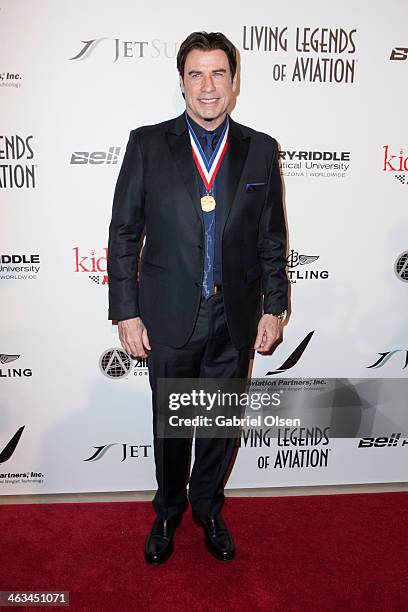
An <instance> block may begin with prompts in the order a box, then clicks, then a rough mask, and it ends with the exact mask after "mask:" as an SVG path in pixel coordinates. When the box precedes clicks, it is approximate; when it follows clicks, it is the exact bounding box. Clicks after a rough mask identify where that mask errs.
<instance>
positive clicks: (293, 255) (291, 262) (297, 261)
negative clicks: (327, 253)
mask: <svg viewBox="0 0 408 612" xmlns="http://www.w3.org/2000/svg"><path fill="white" fill-rule="evenodd" d="M319 257H320V255H299V251H295V250H294V249H291V251H290V254H289V255H288V257H287V258H286V261H287V262H288V266H289V268H296V266H298V265H301V266H304V265H305V264H309V263H312V262H313V261H316V259H319Z"/></svg>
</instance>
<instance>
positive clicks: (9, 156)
mask: <svg viewBox="0 0 408 612" xmlns="http://www.w3.org/2000/svg"><path fill="white" fill-rule="evenodd" d="M32 140H33V136H20V135H19V134H14V135H8V136H4V135H0V189H35V187H36V171H37V164H33V163H32V161H33V160H34V148H33V143H32ZM28 162H30V163H28Z"/></svg>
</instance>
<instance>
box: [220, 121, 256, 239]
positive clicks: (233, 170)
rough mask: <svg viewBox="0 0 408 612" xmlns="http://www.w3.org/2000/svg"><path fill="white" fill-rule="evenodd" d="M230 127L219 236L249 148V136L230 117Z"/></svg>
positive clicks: (229, 209)
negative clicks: (245, 135)
mask: <svg viewBox="0 0 408 612" xmlns="http://www.w3.org/2000/svg"><path fill="white" fill-rule="evenodd" d="M229 121H230V128H229V133H228V149H229V151H228V169H227V173H226V174H227V177H226V180H227V184H226V189H225V192H226V198H225V202H224V207H223V214H222V215H221V229H220V236H222V235H223V231H224V228H225V225H226V223H227V221H228V217H229V214H230V212H231V209H232V206H233V204H234V201H235V199H236V197H237V189H238V184H239V181H240V179H241V176H242V173H243V170H244V166H245V162H246V159H247V156H248V149H249V136H248V137H244V136H243V135H242V132H241V130H240V129H239V127H238V126H237V124H236V123H235V121H233V119H231V117H230V118H229Z"/></svg>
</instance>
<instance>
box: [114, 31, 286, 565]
mask: <svg viewBox="0 0 408 612" xmlns="http://www.w3.org/2000/svg"><path fill="white" fill-rule="evenodd" d="M177 68H178V71H179V79H180V88H181V92H182V94H183V97H184V99H185V103H186V111H185V112H184V113H183V114H182V115H180V116H179V117H177V118H175V119H171V120H169V121H165V122H163V123H159V124H157V125H151V126H144V127H139V128H137V129H135V130H133V131H132V132H131V133H130V137H129V142H128V145H127V149H126V153H125V156H124V160H123V163H122V167H121V170H120V173H119V177H118V181H117V185H116V189H115V195H114V202H113V211H112V221H111V224H110V230H109V245H108V276H109V319H112V320H117V321H119V323H118V325H119V337H120V340H121V343H122V346H123V348H124V349H125V350H126V351H127V352H128V353H129V354H130V355H133V356H135V357H136V356H138V357H147V358H148V367H149V379H150V384H151V388H152V396H153V417H154V418H153V432H154V455H155V464H156V478H157V483H158V489H157V492H156V495H155V497H154V500H153V505H154V508H155V511H156V514H157V517H156V519H155V521H154V523H153V526H152V528H151V531H150V534H149V536H148V538H147V541H146V546H145V559H146V561H147V562H149V563H161V562H163V561H165V560H166V559H168V557H169V556H170V554H171V553H172V551H173V536H174V532H175V529H176V527H177V526H178V525H179V524H180V521H181V516H182V514H183V512H184V511H185V509H186V507H187V505H188V500H189V501H190V503H191V505H192V509H193V516H194V518H195V520H196V522H197V523H198V524H199V525H200V526H201V527H202V528H203V530H204V533H205V542H206V545H207V548H208V550H209V552H210V553H211V554H213V556H215V557H216V558H217V559H220V560H231V559H233V558H234V556H235V545H234V542H233V538H232V535H231V534H230V532H229V530H228V528H227V526H226V524H225V521H224V520H223V517H222V516H221V513H220V511H221V508H222V505H223V502H224V481H225V477H226V474H227V472H228V467H229V464H230V462H231V459H232V457H233V454H234V448H235V445H236V441H235V440H234V439H233V438H230V439H223V438H212V439H204V438H200V439H198V438H197V439H196V441H195V461H194V465H193V469H192V472H191V476H190V477H189V463H190V441H189V440H188V439H164V438H161V437H158V435H157V411H158V402H157V380H158V379H159V378H224V379H227V378H246V377H247V375H248V366H249V360H250V351H251V348H253V347H255V349H256V350H258V351H259V352H260V353H267V352H269V351H270V350H271V348H272V347H273V346H274V345H275V344H276V342H278V341H279V338H280V334H281V321H282V318H283V317H284V314H285V312H286V310H287V306H288V304H287V300H288V280H287V276H286V271H285V265H286V259H285V256H286V225H285V216H284V211H283V204H282V185H281V177H280V170H279V163H278V148H277V143H276V140H274V139H273V138H271V137H270V136H267V135H266V134H263V133H261V132H257V131H255V130H253V129H251V128H249V127H245V126H243V125H240V124H239V123H236V122H235V121H234V120H233V119H232V118H231V117H230V116H229V115H228V112H227V110H228V107H229V106H230V103H231V100H232V98H233V95H234V93H235V91H236V87H237V73H236V68H237V56H236V49H235V47H234V45H233V44H232V43H231V42H230V41H229V40H228V39H227V38H226V37H225V36H224V35H223V34H220V33H210V34H207V33H206V32H194V33H193V34H191V35H190V36H189V37H188V38H187V39H186V40H185V41H184V42H183V43H182V45H181V47H180V50H179V53H178V56H177ZM255 104H256V101H255V100H254V105H255ZM144 233H145V236H146V240H145V246H144V249H143V253H142V257H141V265H140V275H139V276H138V275H137V266H138V254H139V250H140V246H141V240H142V236H143V234H144ZM262 295H263V300H262ZM254 341H255V344H254ZM188 480H189V490H188V497H187V489H186V485H187V482H188Z"/></svg>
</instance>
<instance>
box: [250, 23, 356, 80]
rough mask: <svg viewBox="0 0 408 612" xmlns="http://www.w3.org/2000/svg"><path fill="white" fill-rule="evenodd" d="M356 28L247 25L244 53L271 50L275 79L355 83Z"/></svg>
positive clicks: (268, 51) (272, 69)
mask: <svg viewBox="0 0 408 612" xmlns="http://www.w3.org/2000/svg"><path fill="white" fill-rule="evenodd" d="M356 37H357V30H356V28H347V29H345V28H342V27H340V26H339V27H334V28H327V27H324V26H323V27H321V26H317V27H308V26H298V27H296V28H289V27H288V26H275V25H273V26H270V25H244V26H243V29H242V51H243V53H248V52H257V53H262V54H269V55H270V56H271V57H272V58H273V60H272V61H273V63H272V64H271V69H270V75H271V78H272V80H273V81H283V82H284V81H291V82H292V83H304V82H309V83H335V84H352V83H354V82H355V79H356V69H357V62H358V59H357V58H356V57H355V54H356Z"/></svg>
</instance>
